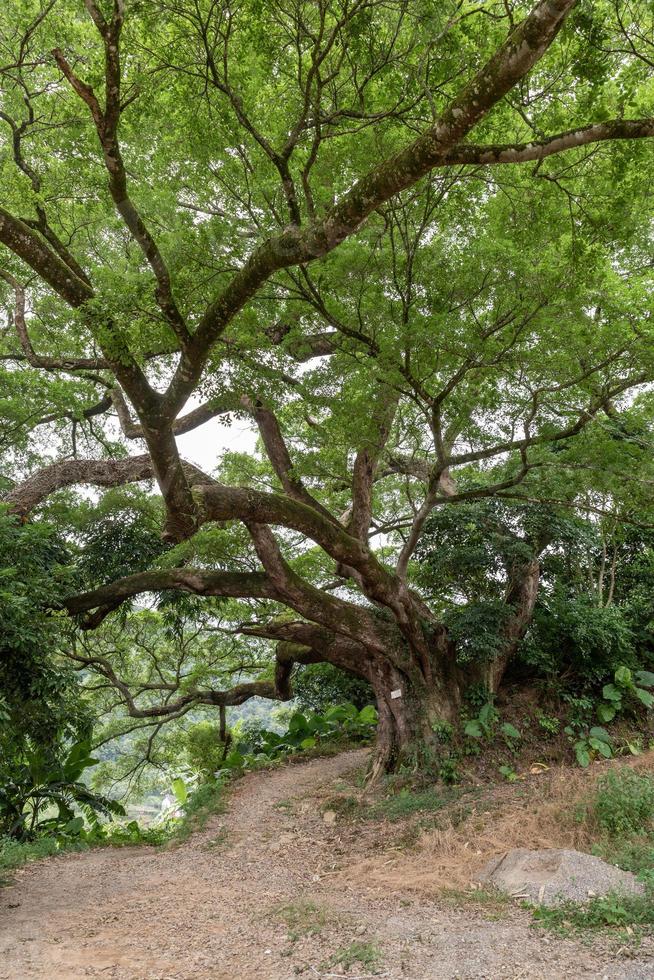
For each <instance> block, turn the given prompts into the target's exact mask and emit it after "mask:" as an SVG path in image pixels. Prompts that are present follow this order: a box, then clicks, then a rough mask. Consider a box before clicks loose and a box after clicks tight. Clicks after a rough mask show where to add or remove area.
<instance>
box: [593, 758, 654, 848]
mask: <svg viewBox="0 0 654 980" xmlns="http://www.w3.org/2000/svg"><path fill="white" fill-rule="evenodd" d="M594 812H595V816H596V818H597V821H598V824H599V826H600V827H601V828H602V830H604V831H606V832H607V833H608V834H611V835H612V836H622V837H625V836H627V835H633V834H642V833H644V832H646V831H651V830H652V821H653V820H654V779H652V777H651V776H648V775H642V776H641V775H640V774H639V773H637V772H635V771H634V770H633V769H629V768H627V767H624V768H621V769H618V770H611V771H610V772H607V773H606V774H605V775H604V776H602V777H601V779H600V781H599V783H598V788H597V795H596V797H595V803H594Z"/></svg>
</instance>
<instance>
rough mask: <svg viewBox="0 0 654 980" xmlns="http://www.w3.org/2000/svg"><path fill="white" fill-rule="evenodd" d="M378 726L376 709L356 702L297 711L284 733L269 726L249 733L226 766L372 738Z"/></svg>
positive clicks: (236, 766) (241, 765) (240, 765)
mask: <svg viewBox="0 0 654 980" xmlns="http://www.w3.org/2000/svg"><path fill="white" fill-rule="evenodd" d="M376 725H377V710H376V708H374V707H373V705H371V704H368V705H366V706H365V707H363V708H361V710H357V708H356V707H355V706H354V705H353V704H341V705H332V706H331V707H330V708H327V710H326V711H325V712H324V713H323V714H318V712H315V711H314V712H308V713H307V714H304V713H303V712H302V711H296V712H294V713H293V714H292V715H291V717H290V718H289V721H288V728H287V730H286V731H285V732H282V733H281V734H278V733H277V732H272V731H269V730H266V729H263V730H255V731H251V732H250V733H249V738H248V739H247V741H241V742H239V743H238V744H237V746H236V749H235V750H234V751H232V752H231V753H229V754H228V756H227V758H226V759H225V761H224V763H223V767H224V768H225V769H227V770H228V769H232V768H243V767H246V766H247V765H248V762H249V761H251V760H253V761H256V760H257V758H260V757H262V756H263V757H265V758H268V759H276V758H279V757H280V756H283V755H287V754H288V753H292V752H301V751H304V750H307V749H313V748H315V747H316V746H317V745H319V744H324V743H326V742H327V743H329V742H333V741H340V740H354V741H363V742H367V741H369V740H370V739H371V738H372V736H373V735H374V732H375V728H376Z"/></svg>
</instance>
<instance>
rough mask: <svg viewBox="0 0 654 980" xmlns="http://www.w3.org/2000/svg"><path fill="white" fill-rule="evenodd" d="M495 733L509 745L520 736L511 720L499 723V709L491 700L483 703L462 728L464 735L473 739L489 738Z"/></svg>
mask: <svg viewBox="0 0 654 980" xmlns="http://www.w3.org/2000/svg"><path fill="white" fill-rule="evenodd" d="M496 733H499V734H500V735H501V736H502V737H503V739H504V741H505V742H506V744H507V745H508V746H510V747H513V746H514V745H515V743H516V742H517V741H518V740H519V739H521V738H522V733H521V732H519V731H518V729H517V728H516V727H515V725H512V724H511V722H508V721H505V722H502V723H501V724H500V714H499V711H498V710H497V708H496V707H495V705H494V704H493V703H492V701H488V702H487V703H486V704H485V705H483V707H482V708H481V709H480V711H479V714H478V715H477V717H476V718H471V719H470V721H468V722H466V724H465V726H464V729H463V734H464V735H467V736H468V738H474V739H484V738H485V739H491V738H493V737H494V736H495V734H496Z"/></svg>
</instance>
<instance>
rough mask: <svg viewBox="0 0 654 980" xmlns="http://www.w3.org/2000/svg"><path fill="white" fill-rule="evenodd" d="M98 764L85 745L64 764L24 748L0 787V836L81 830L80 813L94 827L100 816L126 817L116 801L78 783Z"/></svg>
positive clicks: (23, 837)
mask: <svg viewBox="0 0 654 980" xmlns="http://www.w3.org/2000/svg"><path fill="white" fill-rule="evenodd" d="M97 762H98V760H97V759H95V758H93V757H92V755H91V746H90V743H89V742H87V741H83V742H76V743H75V744H74V745H73V746H72V747H71V748H70V749H69V751H68V753H67V755H66V756H65V757H64V759H63V760H62V761H52V759H49V758H48V757H47V756H46V753H45V752H44V750H43V749H42V748H40V747H33V746H28V747H27V748H26V749H25V751H24V752H23V753H22V754H21V756H20V757H19V758H16V759H15V760H13V761H12V763H11V765H10V767H9V771H8V772H6V774H4V776H3V780H2V782H1V783H0V835H5V836H8V837H13V838H14V839H16V840H27V839H29V838H31V837H34V836H36V835H37V834H38V833H39V832H43V831H46V830H47V831H48V832H49V833H54V834H57V833H76V832H79V831H80V830H82V829H83V826H84V821H83V819H82V817H81V816H80V812H81V814H82V815H83V817H86V819H87V820H88V821H89V823H90V824H91V825H92V826H94V825H97V824H98V822H99V817H100V816H124V815H125V810H124V808H123V807H122V806H121V805H120V803H118V802H116V800H111V799H109V798H108V797H106V796H102V795H99V794H97V793H94V792H93V791H92V790H91V789H89V787H88V786H86V785H85V783H83V782H82V781H81V776H82V773H83V772H84V771H85V770H86V769H89V768H90V767H92V766H94V765H96V764H97Z"/></svg>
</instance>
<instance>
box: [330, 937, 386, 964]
mask: <svg viewBox="0 0 654 980" xmlns="http://www.w3.org/2000/svg"><path fill="white" fill-rule="evenodd" d="M381 959H382V953H381V950H380V948H379V946H378V944H377V943H375V942H360V941H355V942H351V943H350V944H349V946H343V947H342V948H341V949H338V950H337V951H336V952H335V953H333V954H332V956H330V957H329V960H328V961H327V963H326V964H325V966H326V967H335V966H341V967H343V969H344V970H349V969H350V968H351V967H353V966H356V965H357V963H358V964H359V965H360V967H361V968H363V969H367V970H372V971H374V972H376V971H377V969H378V967H379V964H380V963H381Z"/></svg>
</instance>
